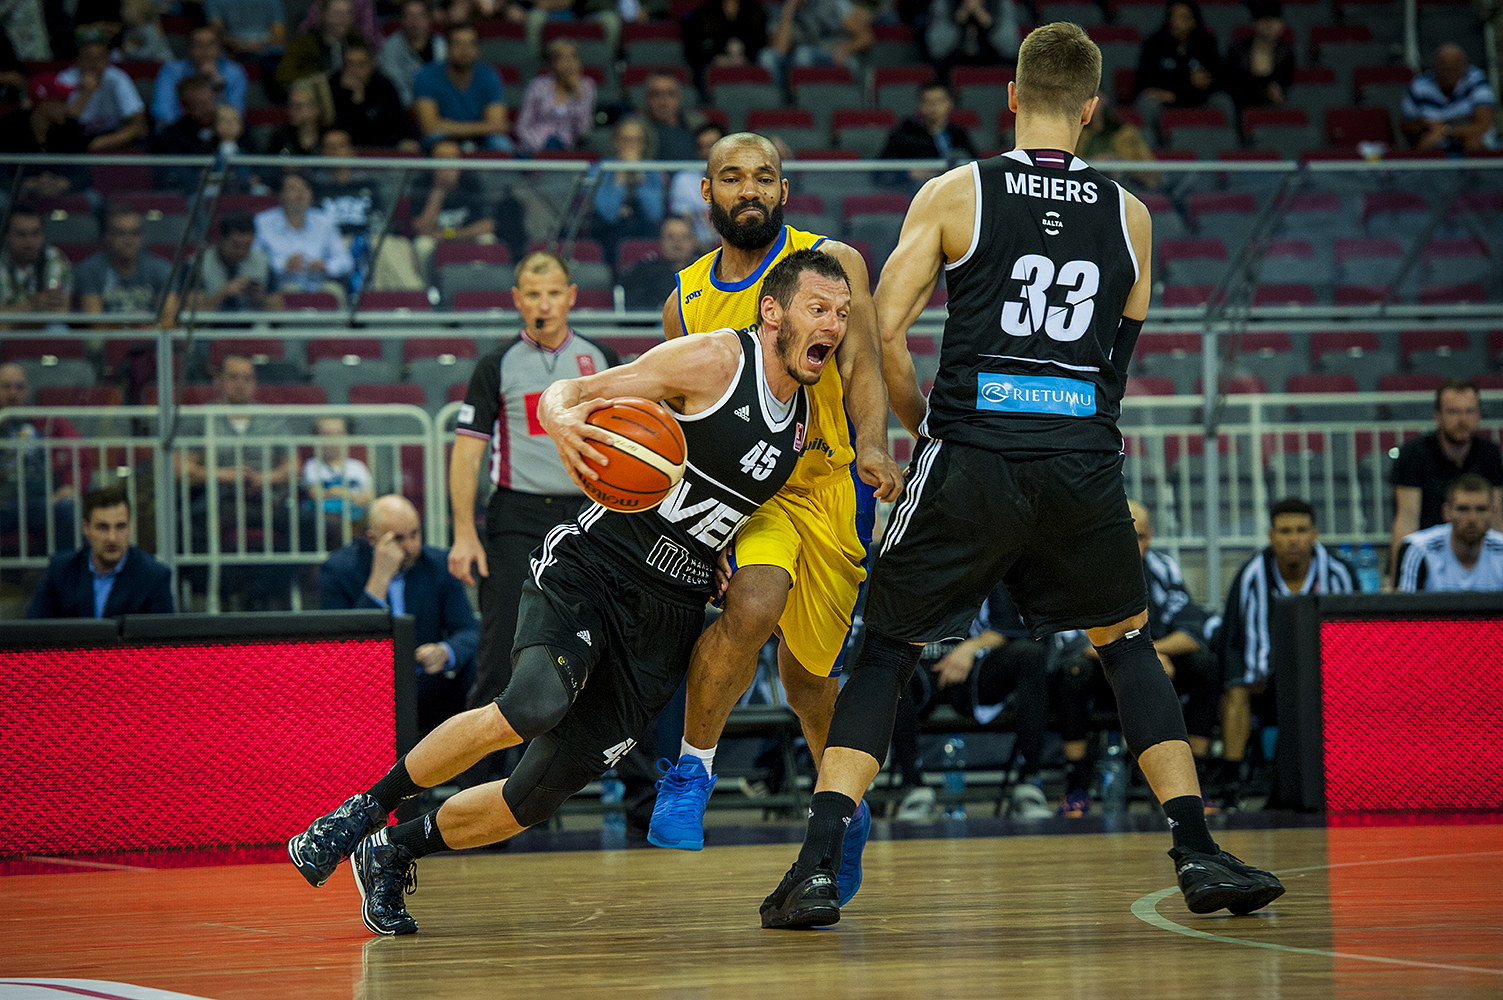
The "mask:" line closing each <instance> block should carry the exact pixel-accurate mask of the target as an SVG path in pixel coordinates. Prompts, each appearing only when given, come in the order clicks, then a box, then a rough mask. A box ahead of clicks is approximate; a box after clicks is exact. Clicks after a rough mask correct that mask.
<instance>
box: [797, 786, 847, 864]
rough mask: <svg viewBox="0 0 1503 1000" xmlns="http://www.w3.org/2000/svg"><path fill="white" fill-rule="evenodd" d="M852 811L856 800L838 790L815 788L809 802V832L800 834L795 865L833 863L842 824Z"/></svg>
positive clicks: (837, 858)
mask: <svg viewBox="0 0 1503 1000" xmlns="http://www.w3.org/2000/svg"><path fill="white" fill-rule="evenodd" d="M855 814H856V803H854V802H852V801H851V800H850V799H848V798H847V797H846V796H844V795H842V794H840V793H839V792H815V793H814V798H813V799H812V800H810V802H809V832H808V833H806V834H805V835H804V849H803V850H802V851H800V852H799V855H798V867H800V868H804V869H809V868H814V867H816V866H823V867H825V868H835V867H837V866H838V865H839V864H840V846H841V844H842V843H844V842H845V828H846V826H847V825H848V824H849V823H850V822H851V817H852V816H854V815H855Z"/></svg>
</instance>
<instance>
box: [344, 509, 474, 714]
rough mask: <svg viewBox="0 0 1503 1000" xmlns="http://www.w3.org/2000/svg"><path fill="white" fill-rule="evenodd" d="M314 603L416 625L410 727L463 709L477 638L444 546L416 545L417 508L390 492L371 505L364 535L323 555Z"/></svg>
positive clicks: (420, 538)
mask: <svg viewBox="0 0 1503 1000" xmlns="http://www.w3.org/2000/svg"><path fill="white" fill-rule="evenodd" d="M318 604H319V607H320V608H322V609H324V610H325V611H328V610H330V609H358V608H386V609H387V610H389V611H391V613H392V614H397V615H400V614H410V615H412V617H413V618H414V619H415V623H416V627H417V643H418V647H417V664H416V669H417V679H418V684H417V695H418V731H419V733H420V734H421V733H426V732H428V731H429V730H430V729H432V728H433V727H434V726H437V725H438V724H439V723H440V722H442V721H444V720H445V719H447V718H448V717H449V716H451V715H453V714H455V713H456V712H458V711H460V710H461V709H463V708H464V697H465V692H466V691H468V690H469V687H470V680H471V677H470V675H471V672H472V669H473V667H474V664H475V650H476V649H477V648H478V647H479V645H480V625H479V623H478V622H477V621H476V619H475V612H474V610H473V609H472V608H471V607H470V601H469V598H468V597H466V596H465V592H464V585H463V584H461V583H460V582H459V581H458V580H457V579H455V578H454V577H453V576H451V575H450V574H449V553H448V552H447V551H445V550H444V549H439V548H434V547H433V546H431V545H424V544H423V530H422V527H421V526H420V525H419V523H418V513H417V508H416V507H414V506H413V505H412V503H411V502H410V501H408V500H407V498H405V497H402V496H398V495H397V494H387V495H386V496H383V497H378V498H377V499H376V501H375V502H374V503H372V504H371V509H370V515H369V518H368V520H367V521H366V531H365V537H364V538H362V539H358V540H356V541H354V542H351V543H350V544H349V545H346V546H345V547H344V548H342V549H339V550H338V551H336V552H334V553H333V554H331V555H330V556H329V558H328V559H327V560H325V562H324V564H323V566H322V568H321V569H320V570H319V573H318Z"/></svg>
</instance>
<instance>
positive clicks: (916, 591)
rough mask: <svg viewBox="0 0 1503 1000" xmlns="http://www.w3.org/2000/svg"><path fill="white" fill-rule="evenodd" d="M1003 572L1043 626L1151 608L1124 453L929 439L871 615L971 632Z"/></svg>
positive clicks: (1113, 618)
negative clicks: (1051, 452)
mask: <svg viewBox="0 0 1503 1000" xmlns="http://www.w3.org/2000/svg"><path fill="white" fill-rule="evenodd" d="M999 580H1000V581H1002V582H1004V583H1006V584H1007V590H1008V592H1009V593H1010V594H1012V597H1013V600H1014V601H1015V602H1017V605H1018V610H1019V611H1021V612H1022V614H1023V621H1024V623H1025V624H1027V626H1028V629H1029V631H1030V632H1031V633H1033V636H1034V638H1042V637H1043V636H1045V635H1048V634H1050V633H1052V632H1060V631H1063V630H1065V629H1087V628H1102V627H1105V626H1107V625H1115V624H1116V623H1117V622H1120V621H1125V620H1126V619H1128V618H1131V617H1133V616H1134V615H1136V614H1139V613H1141V612H1142V611H1143V610H1144V609H1145V608H1147V606H1148V593H1147V590H1146V588H1145V587H1144V584H1143V560H1142V559H1141V558H1140V557H1139V556H1138V540H1137V534H1136V533H1135V532H1134V530H1133V522H1132V514H1131V513H1129V511H1128V509H1127V495H1126V494H1125V493H1124V492H1123V487H1122V456H1121V455H1117V454H1111V453H1107V452H1076V453H1071V454H1067V455H1056V456H1051V457H1048V458H1035V459H1028V460H1026V461H1014V460H1011V459H1008V458H1007V457H1006V456H1004V455H1002V454H999V453H997V452H994V451H986V450H983V449H980V448H972V447H968V446H966V445H963V444H956V443H955V442H953V441H946V442H939V441H925V442H923V444H922V445H921V447H920V448H919V451H918V453H917V454H916V455H915V456H914V459H913V463H912V464H911V465H910V467H909V469H908V481H907V488H906V492H905V493H904V495H903V498H902V500H900V501H899V502H898V505H897V507H896V508H894V510H893V512H892V517H891V518H889V519H888V522H887V532H886V534H885V535H884V536H883V539H882V549H881V553H880V555H879V557H878V559H877V565H876V567H875V568H874V569H873V570H872V578H871V592H870V593H869V594H868V595H867V599H866V627H867V628H869V629H873V630H875V631H877V632H881V633H882V634H884V635H887V636H890V637H891V638H894V639H898V640H900V641H904V642H936V641H938V640H940V639H946V638H951V637H955V636H966V635H969V634H970V628H971V621H972V620H973V619H974V618H975V617H976V612H977V611H979V610H980V609H981V602H982V601H984V600H985V599H986V597H987V595H988V594H990V593H991V590H992V588H993V587H995V586H996V585H997V582H998V581H999Z"/></svg>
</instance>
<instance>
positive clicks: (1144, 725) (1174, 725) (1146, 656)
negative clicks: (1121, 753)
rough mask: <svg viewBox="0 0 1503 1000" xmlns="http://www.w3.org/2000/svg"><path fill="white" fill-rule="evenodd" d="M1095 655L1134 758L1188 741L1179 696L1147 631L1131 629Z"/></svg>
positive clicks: (1102, 647) (1101, 648)
mask: <svg viewBox="0 0 1503 1000" xmlns="http://www.w3.org/2000/svg"><path fill="white" fill-rule="evenodd" d="M1096 652H1097V653H1099V654H1100V656H1101V669H1102V672H1103V673H1105V674H1106V679H1107V682H1108V683H1109V684H1111V686H1112V691H1113V692H1114V693H1115V694H1116V695H1117V713H1118V715H1119V716H1121V719H1122V738H1123V739H1124V740H1126V741H1127V749H1128V750H1130V751H1131V752H1132V753H1133V755H1134V756H1136V755H1137V754H1140V753H1142V752H1143V751H1144V750H1147V749H1148V748H1149V747H1151V746H1155V745H1157V744H1159V743H1166V742H1168V741H1169V740H1182V741H1187V739H1188V737H1187V734H1186V732H1185V716H1184V712H1182V711H1181V710H1180V707H1179V695H1177V694H1175V693H1174V682H1173V681H1171V680H1170V679H1169V675H1168V674H1166V673H1164V665H1163V664H1162V663H1160V662H1159V655H1158V653H1156V652H1155V651H1154V648H1153V640H1151V639H1149V638H1148V633H1147V632H1144V631H1142V630H1140V629H1134V630H1133V631H1131V632H1129V633H1127V635H1125V636H1123V637H1122V638H1120V639H1118V640H1117V641H1116V642H1111V643H1107V644H1106V645H1105V646H1098V647H1096Z"/></svg>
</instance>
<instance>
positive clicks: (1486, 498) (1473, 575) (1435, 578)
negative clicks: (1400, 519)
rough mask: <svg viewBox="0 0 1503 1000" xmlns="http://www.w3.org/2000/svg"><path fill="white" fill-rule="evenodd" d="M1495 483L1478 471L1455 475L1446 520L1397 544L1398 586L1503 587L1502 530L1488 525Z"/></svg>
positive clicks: (1448, 490)
mask: <svg viewBox="0 0 1503 1000" xmlns="http://www.w3.org/2000/svg"><path fill="white" fill-rule="evenodd" d="M1492 497H1493V487H1492V484H1491V483H1489V482H1488V481H1487V480H1486V479H1483V478H1482V477H1481V476H1479V475H1477V473H1475V472H1467V473H1464V474H1462V475H1460V476H1457V477H1456V478H1455V479H1453V480H1451V485H1450V486H1448V487H1446V502H1445V506H1444V507H1442V512H1443V513H1444V514H1445V519H1446V521H1445V523H1444V524H1437V525H1433V526H1431V527H1429V528H1422V529H1420V530H1419V531H1416V532H1414V533H1413V534H1410V535H1408V536H1406V537H1405V538H1404V541H1403V543H1402V544H1400V546H1399V559H1398V564H1397V565H1398V567H1399V568H1398V570H1397V571H1396V572H1395V573H1394V584H1395V589H1397V590H1403V591H1408V592H1410V593H1413V592H1415V591H1420V590H1503V532H1498V531H1494V530H1493V529H1491V528H1489V527H1488V524H1489V522H1491V521H1492V516H1493V499H1492Z"/></svg>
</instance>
